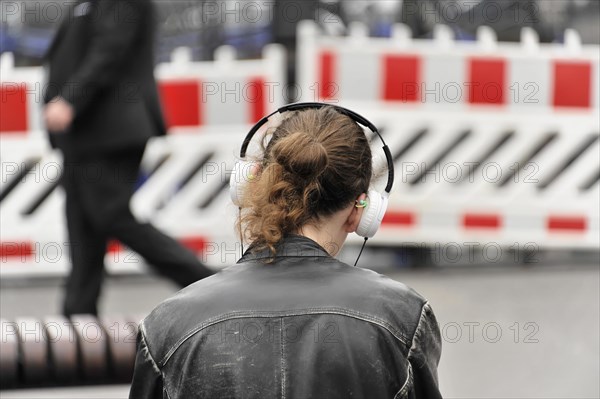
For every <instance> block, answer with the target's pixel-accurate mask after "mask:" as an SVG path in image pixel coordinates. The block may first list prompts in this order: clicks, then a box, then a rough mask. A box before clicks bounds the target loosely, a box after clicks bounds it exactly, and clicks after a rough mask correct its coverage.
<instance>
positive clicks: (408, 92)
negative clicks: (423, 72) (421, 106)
mask: <svg viewBox="0 0 600 399" xmlns="http://www.w3.org/2000/svg"><path fill="white" fill-rule="evenodd" d="M383 62H384V64H383V70H384V79H385V80H384V85H385V86H384V88H383V98H384V100H387V101H404V102H408V101H410V102H414V101H418V100H419V98H420V94H421V93H420V91H419V87H420V76H419V70H420V68H421V67H420V64H421V60H420V59H419V58H418V57H416V56H409V55H408V56H407V55H386V56H385V57H384V59H383Z"/></svg>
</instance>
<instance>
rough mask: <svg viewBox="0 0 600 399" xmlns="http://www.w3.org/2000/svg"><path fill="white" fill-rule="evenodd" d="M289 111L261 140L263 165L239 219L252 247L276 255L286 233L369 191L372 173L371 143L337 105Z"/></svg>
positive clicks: (318, 218)
mask: <svg viewBox="0 0 600 399" xmlns="http://www.w3.org/2000/svg"><path fill="white" fill-rule="evenodd" d="M289 114H290V115H289V116H288V115H287V114H286V118H285V119H284V120H283V121H282V122H281V124H280V125H279V126H278V127H276V128H275V129H274V131H273V133H272V136H271V140H270V141H269V142H268V145H266V147H265V145H264V142H263V157H262V160H261V161H262V162H261V164H262V167H261V168H260V170H259V171H258V173H257V176H256V177H255V178H254V179H253V180H252V181H251V182H250V184H248V185H246V187H245V192H244V195H243V202H242V206H241V208H242V212H241V214H240V218H239V220H238V228H239V229H241V231H242V232H243V235H244V238H245V239H246V240H247V241H250V242H252V251H258V250H262V249H264V248H269V250H270V252H271V255H272V257H274V256H275V254H276V246H277V244H278V243H279V242H280V241H281V239H282V238H283V237H284V236H285V235H287V234H290V233H295V232H297V231H299V230H300V229H301V228H302V227H303V226H305V225H307V224H310V223H313V224H314V223H317V222H318V221H319V220H320V218H321V217H326V216H329V215H331V214H333V213H335V212H337V211H339V210H341V209H343V208H345V207H347V206H348V205H349V204H351V203H352V202H353V201H354V200H355V199H356V197H357V196H359V195H360V194H361V193H364V192H367V190H368V188H369V184H370V180H371V174H372V160H371V149H370V147H369V142H368V140H367V138H366V136H365V134H364V132H363V130H362V128H361V127H360V126H359V125H358V124H357V123H356V122H355V121H354V120H352V119H351V118H350V117H348V116H346V115H343V114H341V113H340V112H338V111H337V110H336V109H335V108H333V107H324V108H320V109H307V110H301V111H294V112H290V113H289ZM267 138H268V137H267V135H265V140H267ZM272 259H273V258H271V260H272Z"/></svg>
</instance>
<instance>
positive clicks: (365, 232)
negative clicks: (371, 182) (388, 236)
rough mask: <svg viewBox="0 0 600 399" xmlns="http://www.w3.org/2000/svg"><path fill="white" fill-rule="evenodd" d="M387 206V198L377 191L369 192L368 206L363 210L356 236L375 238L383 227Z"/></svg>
mask: <svg viewBox="0 0 600 399" xmlns="http://www.w3.org/2000/svg"><path fill="white" fill-rule="evenodd" d="M387 206H388V198H387V196H383V195H381V194H380V193H379V192H377V191H375V190H369V192H368V193H367V206H366V207H365V208H364V209H363V214H362V216H361V218H360V222H359V223H358V227H357V228H356V234H358V235H359V236H361V237H365V238H371V237H373V236H374V235H375V233H377V230H378V229H379V226H380V225H381V221H382V220H383V216H384V215H385V211H386V210H387Z"/></svg>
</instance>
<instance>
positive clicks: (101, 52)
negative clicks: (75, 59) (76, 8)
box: [60, 0, 152, 114]
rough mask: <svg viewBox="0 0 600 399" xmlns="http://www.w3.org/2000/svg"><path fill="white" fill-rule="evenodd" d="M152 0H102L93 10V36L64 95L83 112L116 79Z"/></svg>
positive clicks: (91, 21)
mask: <svg viewBox="0 0 600 399" xmlns="http://www.w3.org/2000/svg"><path fill="white" fill-rule="evenodd" d="M146 7H150V4H149V1H148V0H143V1H139V0H134V1H131V0H126V1H124V0H99V1H98V2H97V3H96V5H95V6H94V9H93V10H92V11H90V13H91V15H90V23H91V27H90V29H91V39H90V42H89V44H88V51H87V52H86V55H85V56H84V58H83V60H82V62H81V64H80V66H79V67H78V68H77V71H76V72H75V73H74V74H73V75H72V76H70V77H69V78H68V79H67V83H66V84H65V85H64V86H63V87H62V88H61V91H60V96H61V97H63V98H64V99H65V100H67V101H68V102H69V103H71V105H73V107H74V109H75V113H76V114H79V113H81V112H82V111H83V110H85V109H86V108H87V107H88V106H89V105H90V103H91V102H92V101H93V100H94V98H95V97H96V95H97V93H98V91H99V90H101V89H102V88H104V87H106V86H107V85H109V84H110V83H112V82H114V81H115V76H116V74H117V73H118V72H119V67H120V66H121V65H122V63H123V60H124V59H126V57H127V52H128V51H129V49H131V48H132V46H133V45H134V42H135V39H136V37H137V36H138V34H140V32H141V29H140V26H141V25H142V24H143V23H152V22H151V21H144V19H145V18H148V16H149V15H150V14H149V13H147V12H145V9H146Z"/></svg>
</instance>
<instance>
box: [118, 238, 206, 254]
mask: <svg viewBox="0 0 600 399" xmlns="http://www.w3.org/2000/svg"><path fill="white" fill-rule="evenodd" d="M178 241H179V242H180V243H181V245H183V246H184V247H186V248H188V249H191V250H192V251H194V252H202V251H204V250H205V249H206V244H207V242H208V241H207V239H206V238H204V237H184V238H181V239H179V240H178ZM124 250H125V246H124V245H123V244H121V242H119V241H117V240H110V241H109V242H108V246H107V252H108V253H117V252H121V251H124Z"/></svg>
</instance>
